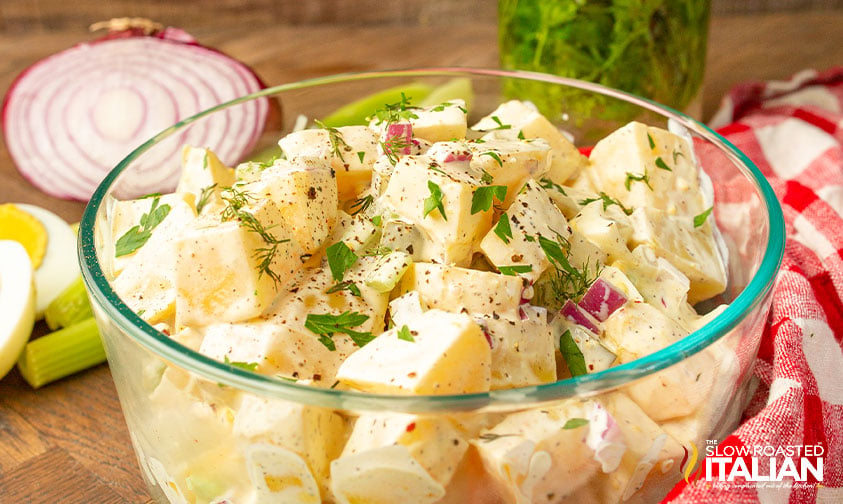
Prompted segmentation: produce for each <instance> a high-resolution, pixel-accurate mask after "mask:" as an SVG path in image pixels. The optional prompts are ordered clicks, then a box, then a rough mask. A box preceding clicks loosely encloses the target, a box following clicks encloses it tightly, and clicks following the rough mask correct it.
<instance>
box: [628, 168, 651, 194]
mask: <svg viewBox="0 0 843 504" xmlns="http://www.w3.org/2000/svg"><path fill="white" fill-rule="evenodd" d="M633 182H644V184H646V185H647V187H649V188H650V190H651V191H652V190H653V186H651V185H650V175H649V174H648V173H647V171H646V170H645V171H644V173H643V174H642V175H637V174H635V173H630V172H626V180H625V181H624V183H623V186H624V187H626V190H627V191H629V190H631V186H632V183H633Z"/></svg>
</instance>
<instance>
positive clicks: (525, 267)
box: [498, 264, 533, 276]
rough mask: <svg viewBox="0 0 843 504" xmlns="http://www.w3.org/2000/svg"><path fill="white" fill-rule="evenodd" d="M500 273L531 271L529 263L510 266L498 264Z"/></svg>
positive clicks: (513, 274) (513, 273)
mask: <svg viewBox="0 0 843 504" xmlns="http://www.w3.org/2000/svg"><path fill="white" fill-rule="evenodd" d="M498 271H500V272H501V275H507V276H515V275H516V274H518V273H529V272H531V271H533V266H532V265H531V264H513V265H512V266H498Z"/></svg>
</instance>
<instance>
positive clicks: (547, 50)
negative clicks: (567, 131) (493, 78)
mask: <svg viewBox="0 0 843 504" xmlns="http://www.w3.org/2000/svg"><path fill="white" fill-rule="evenodd" d="M709 10H710V1H709V0H690V1H688V0H648V1H630V0H499V2H498V23H499V24H498V42H499V47H500V64H501V67H502V68H504V69H509V70H515V69H517V70H527V71H534V72H544V73H550V74H554V75H559V76H562V77H570V78H576V79H581V80H586V81H590V82H594V83H597V84H602V85H604V86H608V87H612V88H616V89H620V90H623V91H626V92H628V93H633V94H636V95H639V96H641V97H644V98H647V99H650V100H653V101H656V102H659V103H661V104H663V105H667V106H668V107H671V108H674V109H677V110H681V111H684V112H686V113H688V114H689V115H691V116H694V117H695V118H697V119H700V115H701V111H702V110H701V109H702V107H701V95H702V93H701V89H702V83H703V74H704V72H705V59H706V46H707V39H708V24H709ZM519 85H522V84H519ZM530 86H531V88H530V89H514V88H512V87H510V89H509V91H510V93H511V94H513V95H521V96H523V95H525V94H526V95H529V96H530V97H531V100H532V101H533V102H534V103H535V104H536V105H537V106H538V107H539V109H540V110H542V112H544V113H545V115H550V116H554V115H558V114H561V113H565V112H571V111H573V112H576V113H577V115H586V116H589V115H594V112H595V108H596V109H599V111H600V115H602V116H610V117H612V118H613V119H617V120H621V121H623V120H631V119H634V118H635V114H636V112H637V111H636V110H635V109H634V108H632V107H628V106H625V105H624V104H620V105H619V106H615V104H613V105H612V107H610V106H609V104H608V102H606V101H605V100H600V99H597V100H583V99H582V98H583V97H582V96H580V94H579V93H578V92H573V93H563V92H562V91H563V90H562V89H561V88H558V87H556V88H551V87H550V86H546V85H543V84H541V83H530Z"/></svg>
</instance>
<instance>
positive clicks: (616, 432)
mask: <svg viewBox="0 0 843 504" xmlns="http://www.w3.org/2000/svg"><path fill="white" fill-rule="evenodd" d="M585 442H586V444H587V445H588V447H589V448H591V449H592V450H594V460H595V461H597V462H599V463H600V465H601V469H602V470H603V472H604V473H610V472H612V471H614V470H615V469H617V468H618V466H619V465H620V463H621V458H622V457H623V454H624V453H626V443H624V437H623V432H622V431H621V429H620V426H618V423H617V422H616V421H615V419H614V418H612V416H611V415H610V414H609V412H608V411H606V409H605V408H603V406H601V405H600V404H599V403H594V407H593V408H592V410H591V411H590V412H589V415H588V434H587V436H586V441H585Z"/></svg>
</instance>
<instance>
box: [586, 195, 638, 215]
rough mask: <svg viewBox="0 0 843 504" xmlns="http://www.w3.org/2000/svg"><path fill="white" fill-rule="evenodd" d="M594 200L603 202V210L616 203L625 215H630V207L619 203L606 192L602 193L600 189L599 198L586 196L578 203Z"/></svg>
mask: <svg viewBox="0 0 843 504" xmlns="http://www.w3.org/2000/svg"><path fill="white" fill-rule="evenodd" d="M595 201H602V202H603V211H606V210H608V209H609V206H610V205H618V206H619V207H621V210H623V213H625V214H626V215H632V209H631V208H627V207H625V206H624V204H623V203H621V202H620V201H618V200H616V199H615V198H613V197H611V196H609V195H608V194H606V193H604V192H603V191H600V197H599V198H586V199H584V200H580V202H579V203H580V205H583V206H585V205H588V204H589V203H593V202H595Z"/></svg>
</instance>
